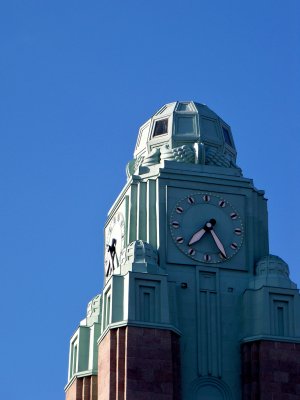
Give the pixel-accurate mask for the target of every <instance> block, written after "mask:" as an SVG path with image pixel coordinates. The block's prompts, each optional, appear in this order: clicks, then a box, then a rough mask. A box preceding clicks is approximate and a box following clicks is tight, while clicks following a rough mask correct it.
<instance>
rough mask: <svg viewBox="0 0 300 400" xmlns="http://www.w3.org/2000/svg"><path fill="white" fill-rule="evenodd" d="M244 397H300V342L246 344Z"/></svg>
mask: <svg viewBox="0 0 300 400" xmlns="http://www.w3.org/2000/svg"><path fill="white" fill-rule="evenodd" d="M242 366H243V371H242V372H243V374H242V377H243V400H300V344H298V343H288V342H277V341H266V340H262V341H256V342H249V343H244V344H243V345H242Z"/></svg>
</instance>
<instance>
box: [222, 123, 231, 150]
mask: <svg viewBox="0 0 300 400" xmlns="http://www.w3.org/2000/svg"><path fill="white" fill-rule="evenodd" d="M222 130H223V136H224V140H225V143H227V144H228V145H229V146H230V147H233V146H232V141H231V137H230V133H229V130H228V129H226V128H225V127H224V126H222Z"/></svg>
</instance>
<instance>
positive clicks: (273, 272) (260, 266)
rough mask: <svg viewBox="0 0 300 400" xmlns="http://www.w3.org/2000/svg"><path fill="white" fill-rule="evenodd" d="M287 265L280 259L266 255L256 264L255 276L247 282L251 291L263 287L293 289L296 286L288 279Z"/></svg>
mask: <svg viewBox="0 0 300 400" xmlns="http://www.w3.org/2000/svg"><path fill="white" fill-rule="evenodd" d="M289 275H290V272H289V267H288V265H287V263H286V262H285V261H284V260H283V259H282V258H280V257H278V256H274V255H272V254H268V255H267V256H265V257H263V258H261V259H260V260H259V261H258V262H257V264H256V276H254V278H253V279H252V280H250V282H249V287H250V288H252V289H260V288H261V287H263V286H269V287H270V286H272V287H277V288H290V289H295V288H297V285H296V284H295V283H294V282H292V281H291V280H290V278H289Z"/></svg>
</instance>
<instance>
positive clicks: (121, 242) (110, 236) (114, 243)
mask: <svg viewBox="0 0 300 400" xmlns="http://www.w3.org/2000/svg"><path fill="white" fill-rule="evenodd" d="M124 246H125V222H124V217H123V214H122V213H121V212H118V213H117V214H116V215H115V216H114V217H113V218H112V220H111V221H110V223H109V225H108V226H107V228H106V235H105V260H104V263H105V275H106V276H109V275H111V274H112V273H113V271H114V270H115V269H116V268H118V267H119V265H120V254H121V251H122V249H123V248H124Z"/></svg>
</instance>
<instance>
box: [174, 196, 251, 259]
mask: <svg viewBox="0 0 300 400" xmlns="http://www.w3.org/2000/svg"><path fill="white" fill-rule="evenodd" d="M170 230H171V235H172V238H173V240H174V243H175V244H176V246H177V247H178V248H179V249H180V251H182V252H183V253H184V254H186V255H187V256H188V257H191V258H192V259H194V260H197V261H200V262H204V263H220V262H224V261H226V260H228V259H230V258H232V257H233V256H234V255H235V254H236V253H237V252H238V251H239V250H240V248H241V246H242V244H243V237H244V227H243V223H242V220H241V218H240V216H239V214H238V213H237V211H236V210H235V209H234V207H233V206H232V205H231V204H230V203H229V201H227V200H226V199H225V198H224V197H221V196H217V195H215V194H212V193H194V194H191V195H190V196H187V197H185V198H183V199H181V200H180V201H179V202H178V203H177V204H176V206H175V207H174V209H173V211H172V213H171V217H170Z"/></svg>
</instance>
